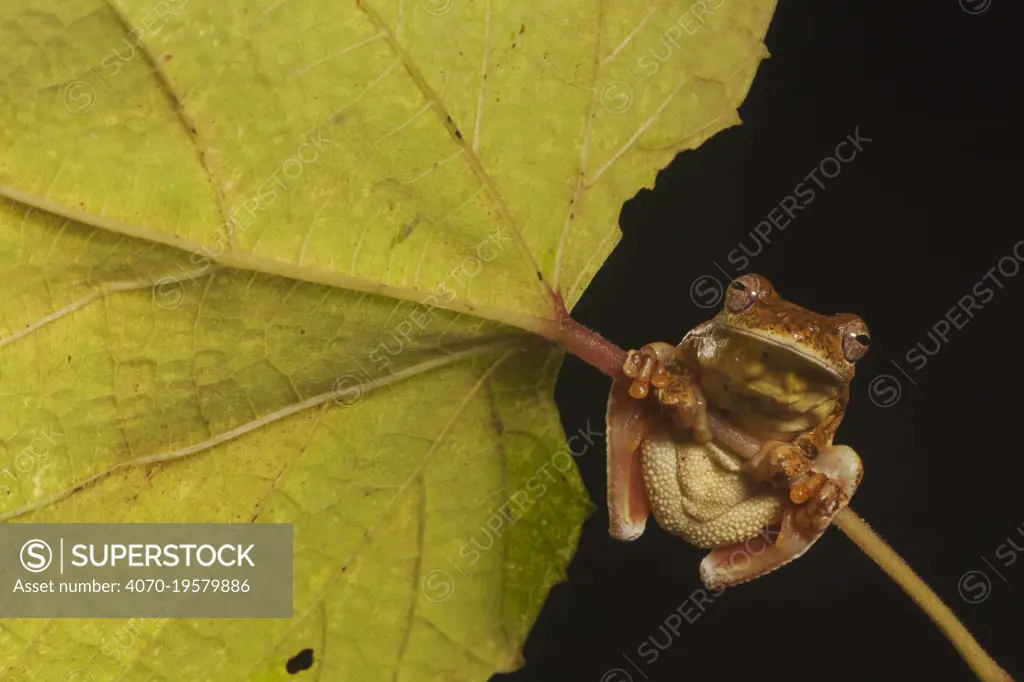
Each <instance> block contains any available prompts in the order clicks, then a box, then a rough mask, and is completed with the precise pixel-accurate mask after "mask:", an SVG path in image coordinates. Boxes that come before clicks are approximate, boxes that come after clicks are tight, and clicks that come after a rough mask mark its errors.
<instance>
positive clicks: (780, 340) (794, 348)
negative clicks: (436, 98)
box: [721, 322, 846, 381]
mask: <svg viewBox="0 0 1024 682" xmlns="http://www.w3.org/2000/svg"><path fill="white" fill-rule="evenodd" d="M721 325H722V326H723V327H725V328H726V329H728V330H729V332H730V333H731V334H738V335H740V336H745V337H747V338H748V339H753V340H755V341H760V342H761V343H765V344H768V345H769V346H775V347H776V348H784V349H785V350H787V351H789V352H790V353H793V354H794V355H799V356H800V357H802V358H804V359H805V360H807V361H808V362H810V363H812V364H814V365H816V366H818V367H820V368H821V369H823V370H825V371H826V372H828V373H829V374H830V375H831V376H833V377H835V378H836V379H837V380H839V381H846V377H845V376H843V374H842V373H841V372H839V371H838V370H837V369H836V368H835V367H833V366H832V365H830V364H829V363H827V362H825V361H824V360H823V359H821V357H819V356H817V355H814V354H813V353H808V352H807V350H805V349H804V347H802V346H800V345H799V344H796V343H793V342H792V341H790V340H789V339H787V338H786V337H784V336H777V335H775V334H772V333H770V332H761V333H758V334H754V333H752V332H750V331H749V330H747V329H744V328H743V327H737V326H735V325H732V324H729V323H728V322H721Z"/></svg>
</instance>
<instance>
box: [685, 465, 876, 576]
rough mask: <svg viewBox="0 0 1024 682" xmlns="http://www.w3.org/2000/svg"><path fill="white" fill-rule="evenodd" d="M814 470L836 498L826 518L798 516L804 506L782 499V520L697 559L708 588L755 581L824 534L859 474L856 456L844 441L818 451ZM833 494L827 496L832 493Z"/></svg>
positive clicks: (785, 562)
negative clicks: (810, 519)
mask: <svg viewBox="0 0 1024 682" xmlns="http://www.w3.org/2000/svg"><path fill="white" fill-rule="evenodd" d="M812 470H813V471H814V472H817V473H821V474H824V475H825V477H826V478H827V479H828V481H829V482H830V483H831V484H832V485H833V486H834V488H835V494H834V500H831V502H830V504H829V506H828V509H827V510H822V511H820V512H819V513H822V514H826V515H825V516H824V517H823V519H824V523H823V524H822V523H817V522H815V523H809V522H807V520H805V519H802V518H801V516H802V515H805V512H806V510H805V509H804V507H803V506H800V505H796V504H793V503H792V502H790V501H787V502H786V503H785V507H784V510H783V513H782V522H781V524H779V526H778V527H775V528H770V529H769V530H768V532H766V533H763V534H762V536H761V537H760V538H754V539H751V540H747V541H746V542H742V543H733V544H730V545H726V546H724V547H718V548H716V549H714V550H712V552H711V553H710V554H708V555H707V556H706V557H704V560H703V561H701V564H700V577H701V579H702V580H703V581H704V584H705V585H707V586H708V587H709V588H713V589H717V588H722V587H729V586H731V585H738V584H740V583H745V582H747V581H749V580H753V579H754V578H757V577H758V576H762V575H764V574H765V573H770V572H771V571H774V570H775V569H776V568H780V567H781V566H785V565H786V564H788V563H789V562H791V561H793V560H794V559H796V558H798V557H800V556H802V555H803V554H804V552H806V551H807V550H808V549H810V548H811V545H813V544H814V543H815V542H817V540H818V538H820V537H821V536H822V534H824V532H825V530H826V529H827V528H828V525H829V523H831V521H832V518H833V517H834V516H835V514H837V513H838V512H839V510H840V509H842V508H843V507H845V506H846V505H847V504H848V503H849V501H850V498H851V497H853V494H854V492H856V490H857V486H858V485H860V480H861V477H862V475H863V467H862V465H861V461H860V457H858V456H857V453H856V452H854V451H853V449H851V448H849V447H847V446H845V445H833V446H831V447H828V448H826V449H825V450H823V451H821V453H820V454H819V455H818V457H817V459H815V460H814V464H813V465H812ZM831 497H832V496H830V498H831Z"/></svg>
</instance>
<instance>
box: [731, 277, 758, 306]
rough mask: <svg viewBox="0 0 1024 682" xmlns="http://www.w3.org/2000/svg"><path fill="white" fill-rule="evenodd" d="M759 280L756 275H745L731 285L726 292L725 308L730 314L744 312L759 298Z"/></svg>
mask: <svg viewBox="0 0 1024 682" xmlns="http://www.w3.org/2000/svg"><path fill="white" fill-rule="evenodd" d="M758 284H759V282H758V279H757V277H756V276H754V275H743V276H742V277H737V278H736V279H734V280H733V281H732V282H730V283H729V289H728V291H726V292H725V308H726V310H728V311H729V312H730V313H739V312H743V311H744V310H746V309H747V308H749V307H750V304H751V303H753V302H754V299H756V298H757V290H758Z"/></svg>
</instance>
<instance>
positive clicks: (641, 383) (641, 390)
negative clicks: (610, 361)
mask: <svg viewBox="0 0 1024 682" xmlns="http://www.w3.org/2000/svg"><path fill="white" fill-rule="evenodd" d="M674 351H675V348H673V347H672V346H670V345H669V344H667V343H662V342H660V341H656V342H654V343H649V344H647V345H646V346H644V347H643V348H641V349H640V350H631V351H629V352H628V353H626V362H625V363H623V365H622V373H623V374H625V375H626V376H627V377H629V378H630V379H632V380H633V383H632V384H630V386H629V395H630V397H631V398H636V399H637V400H642V399H644V398H646V397H647V394H648V393H650V391H651V386H654V387H655V388H660V387H662V386H664V385H665V384H666V383H667V382H668V380H669V378H670V374H669V371H668V369H667V367H666V365H667V364H668V361H669V360H670V359H671V358H672V354H673V352H674Z"/></svg>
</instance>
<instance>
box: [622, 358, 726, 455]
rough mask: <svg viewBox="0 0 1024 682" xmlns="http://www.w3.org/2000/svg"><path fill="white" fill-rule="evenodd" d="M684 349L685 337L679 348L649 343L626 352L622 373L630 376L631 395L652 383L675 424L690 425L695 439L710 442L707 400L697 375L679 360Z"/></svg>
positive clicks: (640, 393) (636, 395)
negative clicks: (631, 381)
mask: <svg viewBox="0 0 1024 682" xmlns="http://www.w3.org/2000/svg"><path fill="white" fill-rule="evenodd" d="M686 350H687V342H686V340H685V339H684V341H683V343H682V344H681V345H680V347H679V348H674V347H673V346H671V345H669V344H667V343H660V342H657V343H649V344H647V345H646V346H644V347H643V348H641V349H640V350H638V351H637V350H631V351H629V352H628V353H627V355H626V362H625V363H624V364H623V366H622V372H623V373H624V374H625V375H626V376H627V377H629V378H631V379H633V383H632V384H631V385H630V387H629V395H630V396H631V397H633V398H636V399H643V398H644V397H646V396H647V394H648V393H649V392H650V387H651V386H654V388H655V395H656V397H657V399H658V403H660V404H661V405H663V406H665V407H666V408H668V409H669V410H670V411H671V412H672V414H673V417H674V418H675V421H676V423H677V424H678V425H679V426H681V427H683V428H692V429H693V434H694V437H695V438H696V439H697V441H698V442H701V443H710V442H711V440H712V436H711V430H710V428H709V427H708V408H707V401H706V400H705V398H704V392H703V390H701V387H700V380H699V375H698V373H697V370H695V369H693V368H692V367H690V366H689V365H687V364H684V363H683V362H682V361H681V360H680V357H681V355H683V354H685V353H686Z"/></svg>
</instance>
